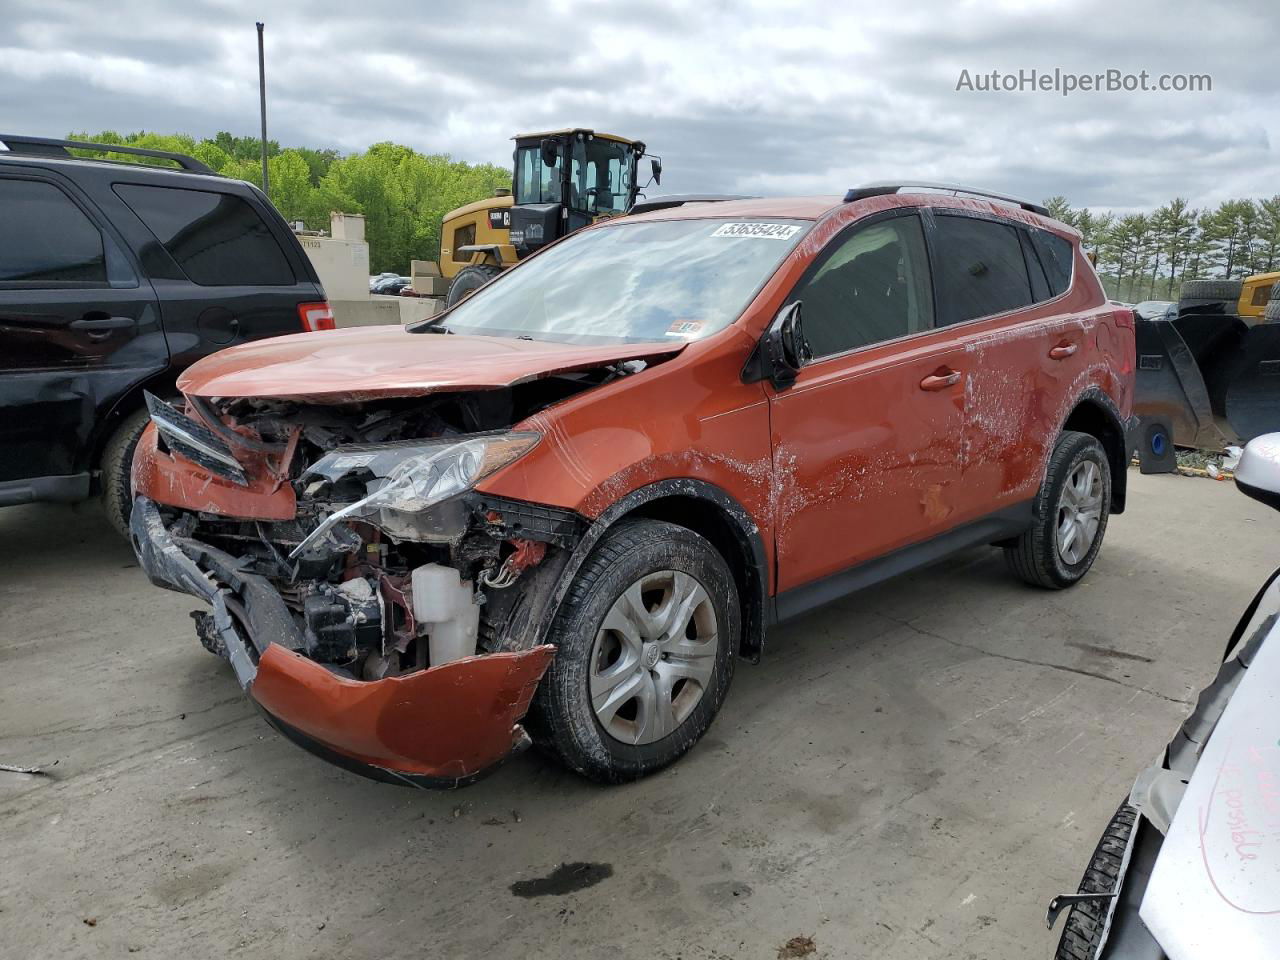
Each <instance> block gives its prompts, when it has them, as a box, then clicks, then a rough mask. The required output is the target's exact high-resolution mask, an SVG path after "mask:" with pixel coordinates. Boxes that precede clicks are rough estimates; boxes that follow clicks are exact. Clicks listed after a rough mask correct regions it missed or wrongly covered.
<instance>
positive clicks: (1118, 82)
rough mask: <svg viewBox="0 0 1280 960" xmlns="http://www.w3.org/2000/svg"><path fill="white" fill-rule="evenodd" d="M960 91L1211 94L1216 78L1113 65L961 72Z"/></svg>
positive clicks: (1201, 74)
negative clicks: (1087, 69)
mask: <svg viewBox="0 0 1280 960" xmlns="http://www.w3.org/2000/svg"><path fill="white" fill-rule="evenodd" d="M956 91H957V92H972V93H1056V94H1059V95H1060V96H1063V97H1069V96H1071V95H1072V94H1073V93H1143V92H1148V93H1210V92H1212V91H1213V77H1212V76H1211V75H1209V74H1207V73H1158V74H1153V73H1151V72H1149V71H1147V70H1139V71H1138V72H1137V73H1133V72H1130V71H1126V70H1118V69H1115V68H1111V69H1108V70H1102V71H1100V72H1097V73H1075V72H1073V71H1070V70H1063V69H1062V68H1061V67H1054V68H1053V69H1052V70H1037V69H1035V68H1034V67H1033V68H1031V69H1025V70H1007V71H1002V70H980V71H976V70H968V69H963V70H961V71H960V77H959V79H957V80H956Z"/></svg>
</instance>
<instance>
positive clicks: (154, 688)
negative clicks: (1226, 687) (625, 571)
mask: <svg viewBox="0 0 1280 960" xmlns="http://www.w3.org/2000/svg"><path fill="white" fill-rule="evenodd" d="M1130 489H1131V493H1130V501H1131V504H1132V506H1131V508H1130V511H1129V512H1128V513H1126V514H1125V515H1124V516H1121V517H1116V518H1114V519H1113V521H1112V524H1111V526H1110V528H1109V529H1108V531H1107V541H1106V543H1105V545H1104V546H1103V549H1102V553H1101V556H1100V558H1099V560H1098V563H1097V565H1096V566H1095V568H1094V570H1093V572H1092V573H1091V574H1090V576H1089V577H1088V579H1087V580H1086V581H1085V582H1084V583H1083V584H1082V585H1081V586H1079V587H1077V588H1076V589H1074V590H1071V591H1067V592H1065V593H1044V592H1039V591H1036V590H1032V589H1030V588H1027V587H1024V586H1022V585H1020V584H1018V583H1016V582H1014V581H1013V580H1012V579H1011V578H1010V577H1008V576H1007V575H1006V574H1005V572H1004V566H1003V562H1002V560H1001V558H1000V556H999V551H997V550H994V549H990V548H983V549H978V550H973V551H970V552H968V553H965V554H962V555H960V556H959V557H956V558H953V559H952V560H950V561H948V562H946V563H944V564H941V565H939V566H937V567H934V568H932V569H930V570H927V571H924V572H921V573H917V574H914V575H912V576H909V577H905V578H901V579H898V580H896V581H893V582H891V583H889V584H887V585H885V586H883V587H881V588H877V589H874V590H871V591H868V592H866V593H863V594H860V595H857V596H854V597H850V598H847V599H845V600H843V601H841V602H839V603H836V604H834V605H832V606H829V607H827V608H825V609H823V610H820V611H817V612H815V613H813V614H811V615H809V616H807V617H805V618H804V619H803V620H800V621H797V622H794V623H791V624H788V625H787V626H785V627H782V628H779V629H777V630H775V631H774V632H773V633H772V634H771V635H770V637H769V640H768V643H767V647H766V652H765V658H764V661H763V662H762V663H761V664H760V665H759V666H757V667H752V666H750V665H749V664H745V663H743V664H740V666H739V669H738V672H737V676H736V678H735V681H734V687H733V690H732V692H731V693H730V696H729V700H728V703H727V704H726V706H725V709H724V711H723V712H722V713H721V715H720V718H719V720H718V721H717V722H716V724H715V725H714V727H713V728H712V729H711V731H710V733H709V734H708V736H707V738H706V740H705V741H704V742H703V743H702V744H701V745H700V746H699V747H697V748H696V749H695V750H694V752H693V753H692V754H690V755H689V756H688V757H687V758H686V759H685V760H684V761H682V762H681V763H679V764H677V765H676V766H675V767H673V768H672V769H670V770H668V771H667V772H665V773H663V774H660V775H658V776H656V777H652V778H650V779H649V780H646V781H644V782H641V783H638V784H633V785H630V786H626V787H621V788H613V789H606V788H600V787H596V786H593V785H591V784H588V783H586V782H584V781H582V780H580V779H578V778H577V777H575V776H573V775H571V774H568V773H566V772H564V771H562V770H560V769H558V768H556V767H554V766H551V765H549V764H548V763H547V762H546V761H544V760H543V759H541V758H540V757H539V756H538V755H537V754H536V753H530V754H526V755H524V756H522V757H520V758H518V759H517V760H515V761H513V762H512V763H511V764H510V765H509V766H508V767H507V768H506V769H504V770H502V771H500V772H499V773H497V774H496V775H495V776H493V777H492V778H490V779H489V780H487V781H484V782H482V783H480V784H479V785H477V786H474V787H471V788H468V789H466V790H462V791H460V792H456V793H422V792H414V791H410V790H407V789H403V788H397V787H391V786H386V785H381V784H376V783H372V782H368V781H364V780H361V779H359V778H356V777H354V776H351V775H349V774H346V773H344V772H342V771H339V770H336V769H334V768H331V767H329V766H327V765H325V764H323V763H321V762H320V761H318V760H316V759H314V758H312V757H310V756H309V755H307V754H305V753H303V752H301V751H300V750H298V749H297V748H295V747H293V746H291V745H290V744H289V743H287V742H285V741H284V740H282V739H281V738H280V737H279V736H277V735H276V734H275V733H274V732H273V731H271V730H270V729H269V728H268V727H267V726H266V725H265V723H264V722H263V721H262V720H261V718H260V717H259V716H258V714H257V712H256V711H255V710H254V709H253V708H252V707H251V706H250V704H249V703H247V702H246V701H245V700H244V699H243V698H242V697H241V695H240V693H239V689H238V687H237V686H236V682H235V679H234V678H233V676H232V674H231V671H230V669H229V668H227V667H226V665H225V664H223V663H221V662H220V661H218V660H216V659H215V658H213V657H211V656H209V655H208V654H207V653H205V652H204V651H203V650H202V649H201V648H200V646H199V645H198V643H197V642H196V640H195V636H194V632H193V630H192V625H191V623H190V621H189V620H188V618H187V612H188V611H189V610H191V609H193V608H194V607H195V606H196V604H195V602H194V601H193V600H192V599H190V598H188V597H184V596H181V595H179V594H175V593H169V592H165V591H161V590H158V589H155V588H153V587H151V586H150V585H149V584H148V583H147V582H146V580H145V578H144V577H143V576H142V574H141V573H140V572H139V570H138V568H137V566H136V564H135V563H134V560H133V556H132V554H131V552H130V550H129V548H128V547H127V546H126V545H125V544H124V543H123V542H122V541H120V540H118V539H116V538H115V536H114V535H113V534H112V533H111V532H110V531H109V529H108V527H107V525H106V523H105V522H104V521H103V520H102V519H101V517H100V515H99V513H98V511H97V510H96V509H95V508H94V505H92V504H88V505H84V506H82V507H80V508H78V509H74V510H73V509H70V508H64V507H55V506H45V505H41V506H31V507H17V508H10V509H6V510H2V511H0V540H3V541H4V542H5V543H6V544H8V549H6V550H5V551H4V552H3V554H2V555H0V612H2V613H3V617H2V618H0V762H5V763H13V764H39V765H44V766H47V767H48V769H49V770H50V771H51V776H48V777H32V776H25V775H20V774H12V773H0V824H3V825H4V830H3V833H2V834H0V836H2V837H3V854H2V856H0V954H3V955H5V956H12V957H23V958H42V957H57V958H64V957H81V956H84V957H98V956H107V957H115V956H121V957H123V956H126V955H137V956H140V957H155V958H163V960H171V958H174V957H182V958H184V960H195V958H203V957H219V958H223V957H242V956H243V957H259V956H261V957H271V958H273V960H274V958H281V960H284V958H293V957H348V956H349V957H378V958H392V957H406V958H407V957H414V958H416V957H421V956H448V957H482V956H483V957H486V958H492V957H508V956H509V957H527V956H558V957H574V958H576V957H593V958H594V957H605V956H608V957H611V958H615V960H616V958H621V957H637V958H644V960H674V958H682V960H700V958H730V957H731V958H761V960H773V958H775V957H777V956H778V951H779V948H780V947H781V946H782V945H783V944H785V943H786V942H787V941H788V940H790V939H791V938H793V937H797V936H804V937H811V938H812V939H813V941H814V943H815V945H816V952H815V953H813V954H811V955H812V956H814V957H831V958H835V957H849V958H862V957H873V956H874V957H877V958H881V960H919V958H933V957H938V958H975V960H977V958H981V960H997V958H1018V960H1022V958H1027V957H1050V956H1051V955H1052V951H1053V945H1054V943H1056V932H1055V934H1049V933H1047V932H1046V931H1045V929H1044V924H1043V917H1044V908H1045V905H1046V904H1047V902H1048V900H1049V898H1050V897H1051V896H1052V895H1053V894H1054V893H1057V892H1061V891H1064V890H1068V889H1074V887H1075V883H1076V881H1077V880H1078V878H1079V874H1080V871H1081V870H1082V869H1083V867H1084V864H1085V861H1086V859H1087V857H1088V855H1089V852H1090V850H1091V849H1092V847H1093V844H1094V842H1095V840H1096V838H1097V835H1098V833H1099V832H1100V831H1101V829H1102V827H1103V826H1104V824H1105V822H1106V820H1107V818H1108V816H1109V815H1110V813H1111V812H1112V811H1113V810H1114V808H1115V805H1116V803H1117V802H1118V800H1119V799H1120V797H1121V796H1122V795H1123V794H1124V793H1126V792H1127V790H1128V787H1129V785H1130V784H1131V782H1132V779H1133V776H1134V775H1135V774H1136V773H1137V771H1138V770H1139V768H1140V767H1141V766H1143V765H1144V764H1145V763H1147V762H1148V761H1149V760H1150V759H1151V758H1152V757H1153V756H1154V755H1155V754H1156V752H1157V751H1158V750H1159V749H1160V748H1161V747H1162V746H1163V744H1164V743H1165V742H1166V741H1167V740H1168V738H1169V736H1170V735H1171V734H1172V732H1173V730H1174V729H1175V728H1176V726H1177V724H1178V723H1179V722H1180V720H1181V718H1182V717H1183V716H1184V715H1185V714H1186V713H1187V712H1188V711H1189V709H1190V707H1189V702H1190V701H1191V700H1192V699H1194V696H1195V693H1196V692H1197V691H1198V689H1199V688H1200V687H1201V686H1202V685H1203V684H1204V683H1206V682H1208V680H1209V678H1210V677H1211V675H1212V672H1213V670H1214V669H1215V664H1216V662H1217V661H1218V659H1219V658H1220V657H1221V654H1222V649H1223V647H1224V644H1225V641H1226V637H1227V634H1228V633H1229V631H1230V628H1231V626H1232V624H1233V623H1234V621H1235V619H1236V617H1237V616H1238V614H1239V613H1240V611H1241V610H1242V609H1243V607H1244V605H1245V604H1246V603H1247V602H1248V600H1249V598H1250V596H1251V595H1252V594H1253V592H1254V590H1255V589H1256V587H1257V586H1258V585H1259V584H1260V583H1261V582H1262V580H1263V579H1264V577H1265V576H1266V575H1267V573H1268V572H1269V571H1270V570H1271V568H1272V567H1273V566H1274V565H1275V564H1276V562H1277V561H1276V559H1275V556H1276V554H1277V551H1276V550H1274V549H1273V544H1274V543H1275V539H1274V535H1275V532H1276V529H1277V526H1278V524H1280V520H1278V519H1277V518H1276V517H1275V515H1274V514H1273V513H1272V512H1271V511H1269V510H1267V509H1266V508H1264V507H1262V506H1261V505H1259V504H1256V503H1254V502H1253V501H1251V500H1248V499H1246V498H1245V497H1243V496H1242V495H1240V494H1239V493H1237V492H1236V491H1235V490H1234V488H1233V486H1231V485H1229V484H1226V483H1215V482H1213V481H1209V480H1201V479H1191V478H1185V477H1177V476H1161V477H1141V476H1138V475H1137V474H1136V472H1135V473H1134V475H1133V476H1132V478H1131V488H1130ZM562 863H569V864H589V865H591V866H584V867H576V868H571V869H570V870H567V871H561V873H560V874H559V875H556V874H555V871H556V868H557V867H559V866H560V864H562ZM566 875H567V876H568V882H566V883H560V882H558V881H559V880H560V878H562V877H564V876H566ZM547 878H550V879H547ZM592 881H594V883H593V884H592V885H591V886H589V887H585V888H583V889H577V890H569V892H563V891H564V890H565V889H566V888H570V887H574V886H580V885H581V884H583V883H587V882H592Z"/></svg>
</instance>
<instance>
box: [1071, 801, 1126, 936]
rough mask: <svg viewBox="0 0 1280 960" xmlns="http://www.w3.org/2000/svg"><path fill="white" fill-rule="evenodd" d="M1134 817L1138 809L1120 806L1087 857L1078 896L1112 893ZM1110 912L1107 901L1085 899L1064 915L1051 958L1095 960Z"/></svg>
mask: <svg viewBox="0 0 1280 960" xmlns="http://www.w3.org/2000/svg"><path fill="white" fill-rule="evenodd" d="M1137 818H1138V811H1137V810H1135V809H1134V808H1133V807H1131V806H1129V804H1127V803H1122V804H1121V805H1120V809H1118V810H1117V811H1116V812H1115V816H1113V817H1112V818H1111V822H1110V823H1108V824H1107V829H1106V830H1104V831H1103V833H1102V836H1101V838H1099V840H1098V846H1097V847H1096V848H1095V849H1094V851H1093V856H1092V857H1090V858H1089V866H1088V867H1086V868H1085V871H1084V876H1083V877H1081V878H1080V887H1079V889H1078V890H1077V891H1076V892H1077V893H1114V892H1115V890H1116V885H1117V884H1118V883H1119V879H1120V865H1121V864H1122V863H1123V862H1124V851H1125V848H1127V847H1128V846H1129V835H1130V834H1132V833H1133V828H1134V824H1135V822H1136V821H1137ZM1110 909H1111V902H1110V901H1109V900H1085V901H1083V902H1081V903H1077V904H1076V905H1075V906H1074V907H1072V908H1071V912H1070V913H1069V914H1068V915H1067V925H1066V927H1064V928H1063V931H1062V939H1061V940H1059V941H1058V949H1057V951H1056V952H1055V953H1054V955H1053V956H1054V960H1094V958H1095V957H1096V956H1097V955H1098V944H1099V942H1100V941H1101V939H1102V927H1103V923H1104V921H1105V920H1106V917H1107V913H1108V912H1109V911H1110Z"/></svg>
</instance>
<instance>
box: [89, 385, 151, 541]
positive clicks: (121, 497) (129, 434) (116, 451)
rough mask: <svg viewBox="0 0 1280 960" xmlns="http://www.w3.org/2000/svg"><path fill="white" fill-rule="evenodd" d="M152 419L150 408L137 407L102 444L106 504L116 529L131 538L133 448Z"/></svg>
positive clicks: (126, 537) (104, 506)
mask: <svg viewBox="0 0 1280 960" xmlns="http://www.w3.org/2000/svg"><path fill="white" fill-rule="evenodd" d="M150 419H151V414H149V413H148V412H147V408H146V407H143V408H141V409H140V410H135V411H133V413H131V414H129V415H128V416H127V417H125V418H124V420H123V421H121V423H120V425H119V426H117V427H116V430H115V433H113V434H111V437H110V439H108V440H107V444H106V446H104V447H103V448H102V462H101V463H100V464H99V466H100V468H101V471H102V472H101V484H102V508H103V509H104V510H106V512H107V519H108V520H109V521H110V522H111V526H113V527H115V529H116V532H117V533H118V534H120V536H122V537H124V538H125V539H126V540H128V539H129V515H130V514H131V513H132V512H133V483H132V482H131V480H130V476H129V475H130V473H131V472H132V470H133V451H134V450H136V449H137V447H138V438H139V437H141V436H142V431H143V428H145V427H146V425H147V423H148V422H149V421H150Z"/></svg>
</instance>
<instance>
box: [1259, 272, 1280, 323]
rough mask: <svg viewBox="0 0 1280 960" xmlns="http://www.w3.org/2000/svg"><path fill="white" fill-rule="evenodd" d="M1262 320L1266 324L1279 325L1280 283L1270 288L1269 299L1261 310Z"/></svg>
mask: <svg viewBox="0 0 1280 960" xmlns="http://www.w3.org/2000/svg"><path fill="white" fill-rule="evenodd" d="M1262 318H1263V319H1264V320H1266V322H1267V323H1280V281H1277V282H1276V285H1275V286H1274V287H1272V288H1271V299H1270V300H1268V301H1267V305H1266V306H1265V307H1263V308H1262Z"/></svg>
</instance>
